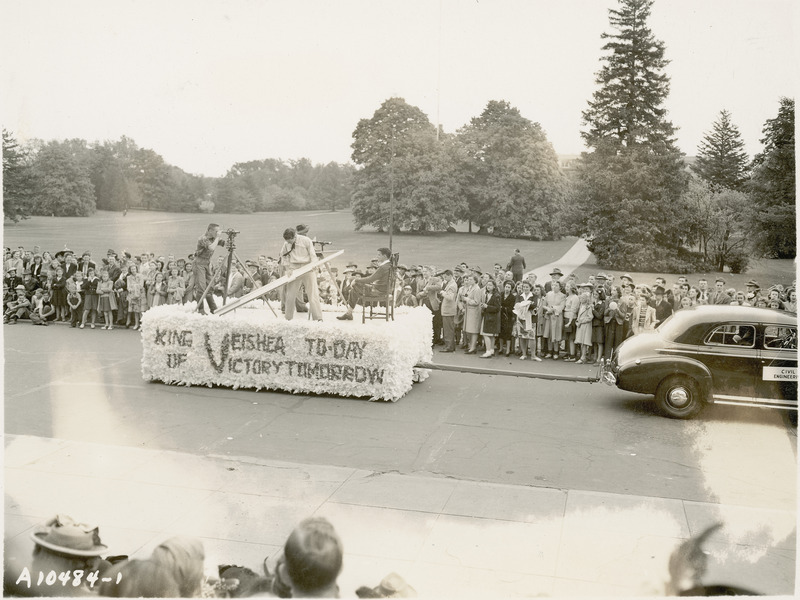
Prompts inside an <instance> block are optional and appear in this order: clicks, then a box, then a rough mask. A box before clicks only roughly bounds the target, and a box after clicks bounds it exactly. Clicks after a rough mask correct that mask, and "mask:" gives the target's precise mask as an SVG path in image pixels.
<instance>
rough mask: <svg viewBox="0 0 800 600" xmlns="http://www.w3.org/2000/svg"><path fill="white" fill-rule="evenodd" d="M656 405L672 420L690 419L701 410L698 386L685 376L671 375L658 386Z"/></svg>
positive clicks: (701, 404)
mask: <svg viewBox="0 0 800 600" xmlns="http://www.w3.org/2000/svg"><path fill="white" fill-rule="evenodd" d="M656 405H657V406H658V409H659V410H660V411H661V412H662V413H663V414H664V415H665V416H667V417H670V418H672V419H691V418H692V417H694V416H695V415H697V413H699V412H700V411H701V410H702V409H703V401H702V398H701V397H700V386H699V385H698V384H697V382H696V381H695V380H694V379H692V378H691V377H688V376H686V375H672V376H670V377H667V378H666V379H664V381H662V382H661V383H660V384H659V385H658V389H657V390H656Z"/></svg>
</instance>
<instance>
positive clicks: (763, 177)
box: [748, 98, 797, 258]
mask: <svg viewBox="0 0 800 600" xmlns="http://www.w3.org/2000/svg"><path fill="white" fill-rule="evenodd" d="M763 133H764V138H763V139H762V140H761V143H762V144H764V151H763V152H761V153H760V154H758V155H756V157H755V159H754V160H753V174H752V176H751V178H750V183H749V186H748V187H749V190H750V192H751V194H752V196H753V200H754V211H753V225H754V228H753V229H754V230H753V235H754V237H755V239H756V240H757V247H758V249H759V250H760V252H761V253H762V254H764V255H766V256H774V257H777V258H794V257H795V255H796V253H797V240H796V235H797V226H796V223H795V210H796V206H795V202H796V193H795V185H796V178H795V156H794V155H795V150H794V99H791V98H781V100H780V109H779V110H778V116H777V117H775V118H774V119H768V120H767V122H766V124H765V125H764V129H763Z"/></svg>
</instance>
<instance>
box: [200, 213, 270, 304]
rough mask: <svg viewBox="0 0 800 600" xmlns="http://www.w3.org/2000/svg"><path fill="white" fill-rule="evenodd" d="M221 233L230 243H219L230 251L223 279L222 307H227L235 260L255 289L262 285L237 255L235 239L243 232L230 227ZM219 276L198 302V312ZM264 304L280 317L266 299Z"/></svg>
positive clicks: (213, 280) (212, 278)
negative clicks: (229, 281) (229, 280)
mask: <svg viewBox="0 0 800 600" xmlns="http://www.w3.org/2000/svg"><path fill="white" fill-rule="evenodd" d="M220 233H224V234H225V235H226V236H228V241H227V242H226V241H220V243H219V245H220V246H223V247H224V248H226V249H227V250H228V262H227V267H226V270H225V273H224V277H223V278H222V305H223V306H225V302H227V300H228V279H229V278H230V274H231V265H232V264H233V259H234V258H235V259H236V262H237V264H239V266H241V267H242V271H244V273H245V275H247V277H248V278H249V279H250V282H251V283H252V284H253V289H255V288H257V287H261V284H260V283H256V280H255V279H253V276H252V275H251V274H250V271H248V270H247V266H246V265H245V264H244V263H243V262H242V259H241V258H239V255H238V254H236V242H235V239H236V236H237V235H238V234H240V233H241V231H237V230H235V229H233V228H232V227H228V229H225V230H223V231H220ZM219 274H220V272H219V270H218V271H217V273H215V274H214V276H213V277H211V281H209V283H208V287H206V289H205V291H204V292H203V295H202V296H201V297H200V300H199V301H198V302H197V307H198V310H200V308H201V307H202V306H203V300H204V299H205V297H206V295H207V294H208V293H209V292H210V291H211V288H212V287H213V286H214V283H215V281H216V276H217V275H219ZM264 303H265V304H266V305H267V306H269V309H270V310H271V311H272V314H273V315H275V316H276V317H277V316H278V315H277V314H276V313H275V309H274V308H272V306H271V305H270V303H269V302H267V301H266V299H264Z"/></svg>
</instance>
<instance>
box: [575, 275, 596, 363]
mask: <svg viewBox="0 0 800 600" xmlns="http://www.w3.org/2000/svg"><path fill="white" fill-rule="evenodd" d="M590 289H592V285H591V284H586V285H584V286H581V293H580V295H579V296H578V314H577V315H576V317H575V344H578V345H579V346H580V349H581V356H580V358H579V359H578V360H576V361H575V362H576V364H581V365H582V364H583V363H585V362H587V360H586V357H587V353H588V352H589V350H591V348H592V319H593V318H594V315H593V313H592V295H591V294H590V292H589V290H590Z"/></svg>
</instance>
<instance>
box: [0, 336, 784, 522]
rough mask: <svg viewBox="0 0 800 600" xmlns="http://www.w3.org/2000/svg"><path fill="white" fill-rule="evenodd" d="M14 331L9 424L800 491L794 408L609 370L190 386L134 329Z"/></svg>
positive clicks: (682, 485)
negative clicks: (631, 388) (152, 362)
mask: <svg viewBox="0 0 800 600" xmlns="http://www.w3.org/2000/svg"><path fill="white" fill-rule="evenodd" d="M4 333H5V360H6V364H5V431H6V432H7V433H12V434H27V435H35V436H42V437H55V438H62V439H67V440H75V441H82V442H86V441H89V442H100V443H106V444H113V445H120V446H131V447H139V448H148V449H167V450H180V451H185V452H190V453H194V454H199V455H208V456H222V457H240V456H241V457H256V458H264V459H273V460H288V461H294V462H300V463H308V464H321V465H335V466H347V467H353V468H363V469H368V470H371V471H378V472H391V471H397V472H400V473H417V474H425V473H435V474H439V475H445V476H450V477H454V478H458V479H468V480H477V481H487V482H495V483H512V484H522V485H528V486H537V487H548V488H557V489H580V490H587V491H598V492H615V493H623V494H635V495H641V496H656V497H663V498H679V499H684V500H696V501H703V502H715V503H722V504H734V505H740V506H752V507H759V508H776V509H784V510H786V509H789V510H794V508H795V505H796V494H795V489H796V430H795V429H794V428H793V427H792V426H790V425H789V424H788V423H787V420H786V419H785V417H784V415H783V414H782V413H779V412H770V411H765V410H757V409H742V408H735V407H723V406H714V407H709V409H707V410H706V411H705V412H704V413H703V414H702V416H701V418H699V419H697V420H694V421H691V422H682V421H674V420H669V419H664V418H662V417H659V416H657V415H655V414H654V413H653V411H652V407H651V402H650V400H649V399H648V398H647V397H644V396H638V395H634V394H628V393H625V392H620V391H617V390H616V389H613V388H609V387H607V386H604V385H602V384H587V383H571V382H560V381H544V380H532V379H519V378H508V377H495V376H477V375H465V374H457V373H445V372H433V373H432V375H431V377H430V378H429V379H428V380H427V381H425V382H423V383H421V384H415V386H414V389H413V390H412V391H411V392H410V393H409V394H408V395H407V396H406V397H405V398H403V399H401V400H400V401H399V402H397V403H370V402H366V401H363V400H350V399H342V398H331V397H324V396H300V395H298V396H294V395H290V394H283V393H266V392H250V391H233V390H228V389H210V388H187V387H175V386H166V385H162V384H154V383H147V382H145V381H143V380H142V378H141V374H140V369H139V361H140V356H141V346H140V338H139V335H138V333H136V332H133V331H127V330H115V331H111V332H108V331H102V330H99V329H98V330H83V331H81V330H75V329H70V328H68V327H65V326H51V327H48V328H40V327H33V326H31V325H28V324H18V325H14V326H9V325H7V326H5V327H4ZM439 356H440V355H438V354H437V357H436V359H437V360H441V358H439ZM443 356H446V357H447V360H449V361H451V362H454V363H459V362H460V363H463V364H471V365H476V366H477V365H480V366H486V365H487V364H489V363H491V364H494V365H497V366H499V367H503V368H509V369H510V368H526V369H528V370H534V369H548V370H549V371H551V372H563V373H570V374H590V372H591V369H590V368H589V367H586V366H579V365H574V364H565V363H554V362H552V361H551V362H545V363H541V364H531V363H522V362H521V361H511V360H509V359H493V360H480V359H477V358H475V357H473V356H463V355H443ZM523 365H524V366H523ZM581 369H583V370H581Z"/></svg>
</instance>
